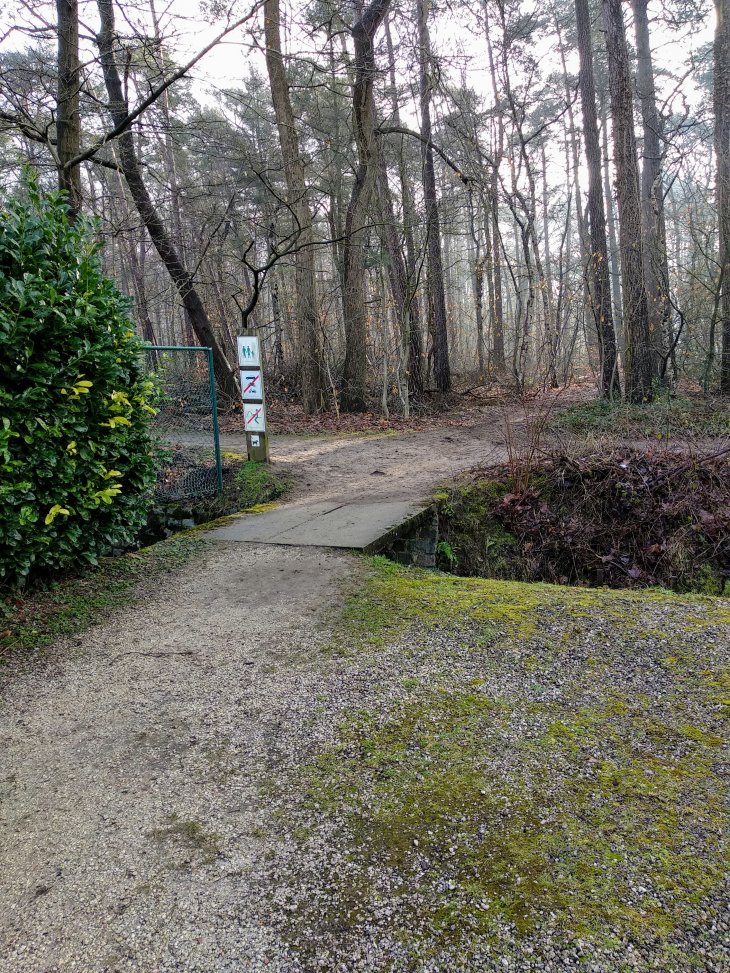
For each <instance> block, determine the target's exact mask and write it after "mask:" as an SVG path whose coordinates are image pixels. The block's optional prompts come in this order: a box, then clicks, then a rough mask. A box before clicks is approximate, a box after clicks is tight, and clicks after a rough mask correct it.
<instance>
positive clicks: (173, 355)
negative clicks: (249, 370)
mask: <svg viewBox="0 0 730 973" xmlns="http://www.w3.org/2000/svg"><path fill="white" fill-rule="evenodd" d="M144 355H145V366H146V370H147V371H148V372H153V373H154V374H155V375H156V377H157V381H158V383H159V385H160V387H161V389H162V394H163V397H162V402H161V403H160V406H159V411H158V413H157V415H156V416H155V418H154V420H153V422H152V432H153V435H154V436H155V438H156V439H157V441H158V444H159V446H160V449H161V452H162V464H161V468H160V472H159V474H158V477H157V488H156V493H157V496H158V498H159V499H160V500H184V499H187V498H191V497H199V496H205V495H206V494H211V493H220V492H221V490H222V489H223V467H222V463H221V449H220V436H219V432H218V406H217V402H216V393H215V376H214V374H213V351H212V349H211V348H201V347H193V346H190V347H186V346H182V345H154V346H153V345H145V347H144Z"/></svg>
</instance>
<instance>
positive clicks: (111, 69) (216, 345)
mask: <svg viewBox="0 0 730 973" xmlns="http://www.w3.org/2000/svg"><path fill="white" fill-rule="evenodd" d="M97 6H98V8H99V18H100V22H101V27H100V30H99V34H98V37H97V44H98V47H99V54H100V58H101V67H102V72H103V74H104V83H105V85H106V90H107V95H108V97H109V106H108V108H109V114H110V115H111V117H112V121H113V122H114V124H115V125H119V124H120V123H121V122H122V121H123V120H124V119H125V118H126V117H127V115H128V108H127V104H126V101H125V99H124V91H123V88H122V81H121V78H120V76H119V69H118V67H117V62H116V57H115V53H114V43H115V28H114V7H113V0H97ZM117 144H118V146H119V159H120V164H121V168H122V172H123V173H124V178H125V180H126V182H127V186H128V188H129V193H130V195H131V197H132V200H133V202H134V205H135V206H136V208H137V212H138V213H139V215H140V218H141V220H142V222H143V223H144V225H145V226H146V228H147V232H148V233H149V235H150V239H151V240H152V243H153V244H154V246H155V249H156V250H157V253H158V254H159V256H160V259H161V260H162V262H163V263H164V265H165V268H166V269H167V272H168V273H169V275H170V277H171V279H172V281H173V282H174V284H175V286H176V288H177V291H178V294H179V295H180V299H181V301H182V302H183V306H184V308H185V311H186V312H187V314H189V315H190V321H191V322H192V325H193V328H194V330H195V334H196V336H197V338H198V340H199V341H200V342H201V344H202V345H205V346H207V347H209V348H212V349H213V364H214V368H215V375H216V381H217V383H218V388H219V390H220V392H221V393H222V394H223V395H225V396H226V397H228V398H229V399H230V401H231V402H238V401H239V400H240V397H241V395H240V391H239V388H238V380H237V376H236V374H235V373H234V370H233V369H232V367H231V365H230V363H229V361H228V359H227V358H226V355H225V352H224V351H223V348H222V347H221V344H220V342H219V341H218V338H217V335H216V334H215V332H214V331H213V328H212V326H211V323H210V320H209V318H208V315H207V313H206V311H205V307H204V306H203V302H202V300H201V299H200V295H199V294H198V291H197V289H196V287H195V284H194V282H193V278H192V275H191V274H190V273H189V271H188V270H187V269H186V268H185V267H184V266H183V264H182V261H181V259H180V257H179V255H178V253H177V251H176V249H175V247H174V246H173V243H172V241H171V239H170V236H169V234H168V232H167V230H166V229H165V225H164V223H163V222H162V219H161V218H160V214H159V213H158V212H157V208H156V207H155V204H154V203H153V202H152V199H151V197H150V194H149V193H148V192H147V187H146V186H145V184H144V180H143V178H142V172H141V169H140V166H139V162H138V160H137V154H136V152H135V148H134V137H133V134H132V129H131V127H129V128H126V129H125V130H124V131H123V132H122V134H121V135H120V136H119V138H118V142H117Z"/></svg>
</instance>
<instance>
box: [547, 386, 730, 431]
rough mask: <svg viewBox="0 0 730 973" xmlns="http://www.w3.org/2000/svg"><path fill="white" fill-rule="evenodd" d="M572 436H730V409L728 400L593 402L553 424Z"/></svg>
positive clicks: (561, 415) (662, 397) (670, 398)
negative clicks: (635, 403) (581, 434)
mask: <svg viewBox="0 0 730 973" xmlns="http://www.w3.org/2000/svg"><path fill="white" fill-rule="evenodd" d="M551 425H552V427H553V429H556V430H561V431H564V432H572V433H589V432H593V433H610V434H611V435H614V436H617V437H619V438H638V437H648V438H650V439H657V440H663V441H666V440H671V439H672V438H674V437H678V438H682V439H686V438H687V437H688V436H690V437H691V436H728V435H730V405H728V402H727V400H725V399H713V398H707V397H703V396H696V397H690V396H676V397H675V396H669V395H667V394H666V393H662V394H660V395H659V397H658V398H657V399H655V401H654V402H651V403H644V404H638V405H634V404H631V403H629V402H608V401H606V400H605V399H596V400H594V401H592V402H586V403H581V404H578V405H572V406H570V407H569V408H567V409H565V410H564V411H563V412H560V413H559V414H558V415H556V416H555V418H554V419H553V420H552V423H551Z"/></svg>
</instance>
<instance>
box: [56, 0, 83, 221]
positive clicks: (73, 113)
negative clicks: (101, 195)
mask: <svg viewBox="0 0 730 973" xmlns="http://www.w3.org/2000/svg"><path fill="white" fill-rule="evenodd" d="M56 13H57V15H58V62H57V63H58V93H57V100H56V152H57V154H58V188H59V189H62V190H64V191H65V192H66V193H68V204H69V217H70V219H72V220H75V219H76V217H77V216H78V214H79V213H80V212H81V167H80V166H78V165H76V166H72V167H69V166H68V163H69V162H70V161H71V160H72V159H75V158H76V156H77V155H79V153H80V152H81V120H80V116H79V85H80V83H81V73H80V65H79V5H78V0H56Z"/></svg>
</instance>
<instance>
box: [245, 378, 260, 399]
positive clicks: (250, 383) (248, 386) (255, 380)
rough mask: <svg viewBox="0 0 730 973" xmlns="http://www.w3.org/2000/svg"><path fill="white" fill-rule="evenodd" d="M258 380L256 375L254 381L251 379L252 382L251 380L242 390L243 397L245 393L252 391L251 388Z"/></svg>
mask: <svg viewBox="0 0 730 973" xmlns="http://www.w3.org/2000/svg"><path fill="white" fill-rule="evenodd" d="M258 380H259V377H258V375H257V376H256V378H254V379H252V380H251V381H250V382H249V383H248V385H247V386H246V388H245V389H244V390H243V394H244V395H245V394H246V392H248V390H249V389H252V388H253V387H254V385H255V384H256V383H257V382H258Z"/></svg>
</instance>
